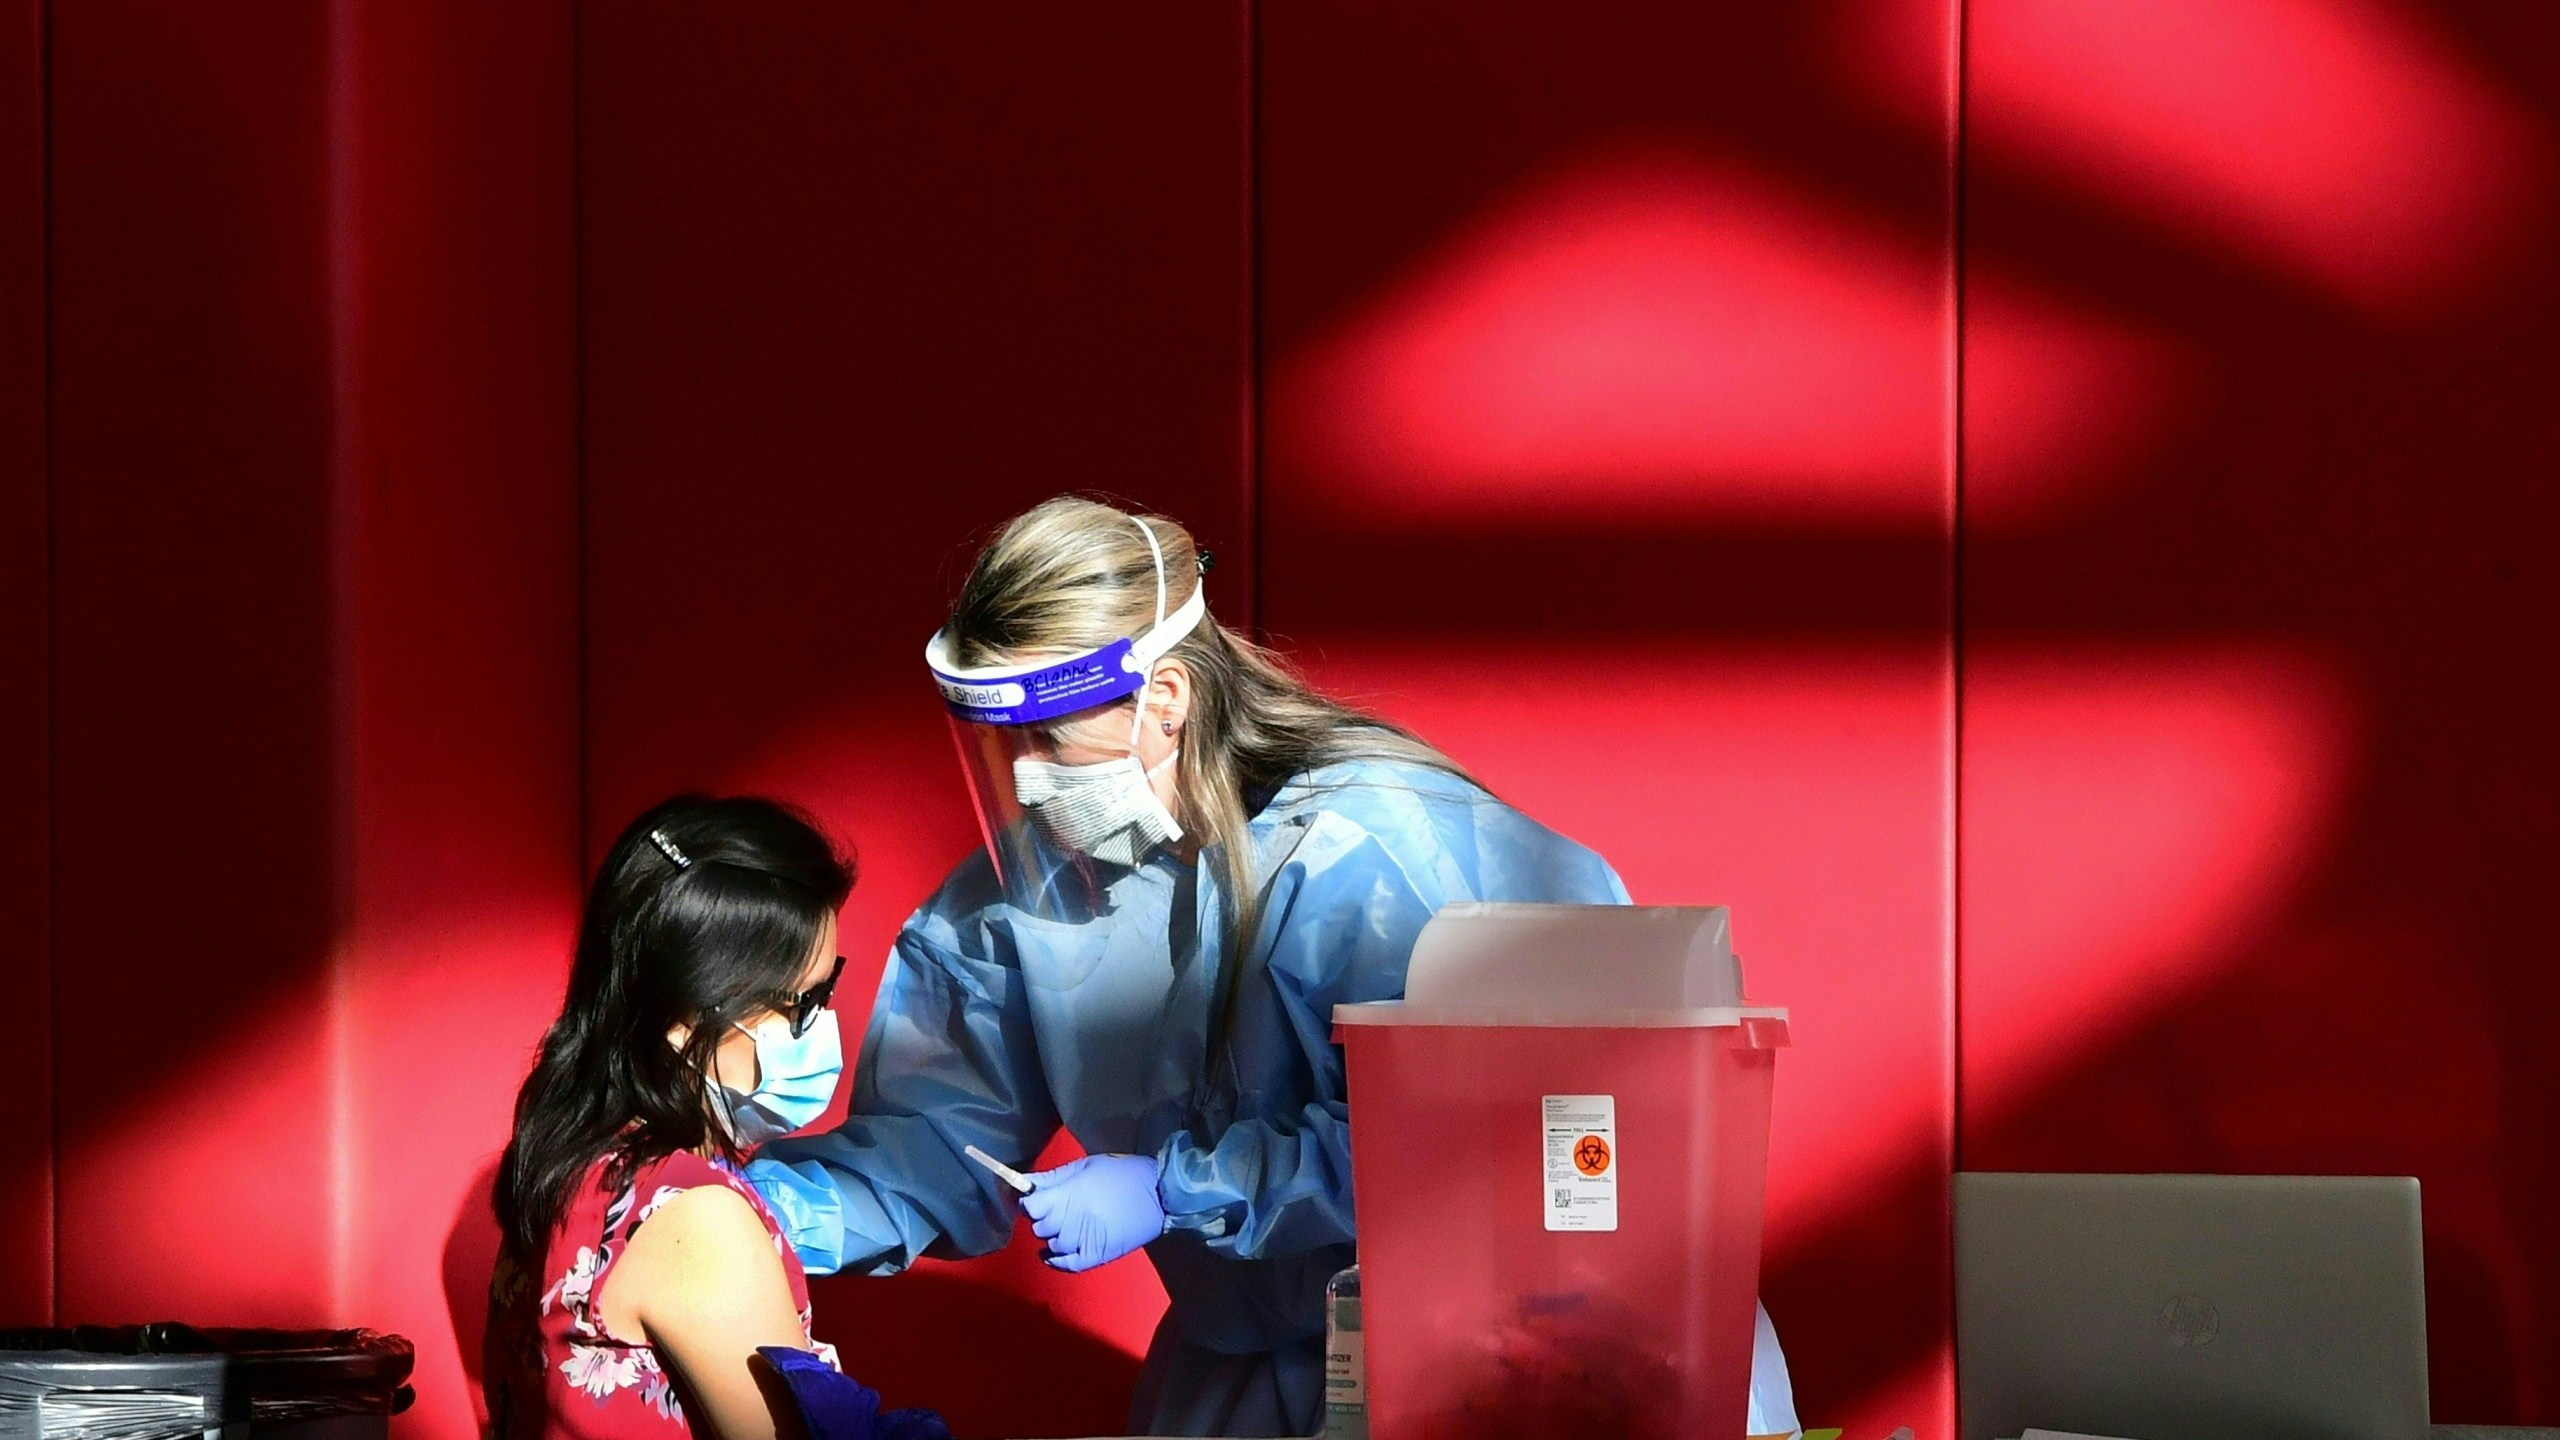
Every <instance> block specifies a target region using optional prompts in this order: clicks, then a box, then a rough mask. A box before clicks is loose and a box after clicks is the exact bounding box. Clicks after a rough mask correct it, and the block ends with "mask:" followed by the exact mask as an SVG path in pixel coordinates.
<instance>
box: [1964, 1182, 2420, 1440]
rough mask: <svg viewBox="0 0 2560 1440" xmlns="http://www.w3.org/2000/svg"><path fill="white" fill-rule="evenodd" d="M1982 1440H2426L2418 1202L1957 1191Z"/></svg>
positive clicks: (2136, 1190) (2166, 1188) (2167, 1188)
mask: <svg viewBox="0 0 2560 1440" xmlns="http://www.w3.org/2000/svg"><path fill="white" fill-rule="evenodd" d="M1955 1226H1956V1254H1955V1265H1956V1407H1957V1429H1958V1431H1959V1433H1960V1434H1961V1435H1962V1437H1963V1440H2015V1437H2017V1436H2019V1435H2021V1434H2023V1433H2024V1432H2025V1431H2027V1430H2028V1429H2030V1428H2034V1429H2040V1430H2059V1431H2067V1432H2073V1433H2077V1434H2082V1435H2105V1436H2120V1437H2124V1440H2421V1437H2423V1436H2425V1435H2426V1433H2427V1420H2428V1416H2427V1319H2426V1283H2425V1279H2424V1274H2423V1271H2422V1268H2421V1264H2420V1260H2419V1245H2418V1182H2417V1181H2415V1180H2410V1179H2384V1178H2364V1177H2352V1178H2294V1177H2285V1176H2236V1175H2235V1176H2226V1175H1998V1174H1960V1175H1958V1176H1956V1177H1955Z"/></svg>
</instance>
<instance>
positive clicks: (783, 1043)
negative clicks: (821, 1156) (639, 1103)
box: [711, 1010, 844, 1145]
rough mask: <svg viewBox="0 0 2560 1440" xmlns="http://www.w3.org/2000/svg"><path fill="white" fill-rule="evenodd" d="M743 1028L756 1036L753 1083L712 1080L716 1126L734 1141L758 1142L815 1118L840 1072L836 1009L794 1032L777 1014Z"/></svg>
mask: <svg viewBox="0 0 2560 1440" xmlns="http://www.w3.org/2000/svg"><path fill="white" fill-rule="evenodd" d="M738 1028H740V1029H741V1030H746V1027H745V1026H743V1025H742V1026H740V1027H738ZM746 1033H747V1034H748V1035H749V1036H750V1037H752V1038H753V1039H754V1040H755V1042H756V1088H754V1089H753V1090H739V1089H737V1088H735V1087H733V1086H729V1085H723V1084H720V1083H719V1082H717V1081H713V1082H712V1084H711V1112H712V1113H713V1114H714V1115H717V1116H719V1117H720V1120H721V1128H722V1129H724V1130H726V1131H728V1132H729V1138H730V1139H731V1140H732V1141H734V1142H736V1143H737V1144H740V1145H762V1144H763V1143H765V1142H766V1141H768V1140H779V1139H781V1138H782V1137H783V1136H785V1135H788V1134H790V1133H791V1132H793V1131H795V1130H804V1129H807V1128H808V1127H809V1126H810V1125H813V1124H815V1123H816V1122H817V1119H818V1117H819V1116H821V1115H823V1114H825V1113H826V1110H827V1101H828V1100H830V1099H831V1098H833V1097H834V1095H835V1093H836V1079H837V1077H838V1076H841V1075H842V1074H844V1037H843V1035H842V1034H841V1033H840V1032H838V1030H837V1029H836V1012H834V1011H833V1010H821V1011H819V1012H818V1013H817V1014H816V1015H815V1016H812V1017H811V1018H810V1022H809V1028H808V1029H807V1030H804V1031H802V1032H801V1033H800V1034H798V1035H794V1034H792V1033H791V1022H790V1021H789V1020H787V1019H784V1018H783V1017H782V1016H779V1015H775V1016H771V1017H768V1018H767V1019H766V1020H765V1021H764V1022H763V1023H761V1024H759V1025H757V1026H756V1027H755V1028H754V1029H752V1030H747V1031H746Z"/></svg>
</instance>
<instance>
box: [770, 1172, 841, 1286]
mask: <svg viewBox="0 0 2560 1440" xmlns="http://www.w3.org/2000/svg"><path fill="white" fill-rule="evenodd" d="M747 1183H748V1184H750V1185H753V1186H754V1187H756V1193H757V1194H758V1195H760V1196H763V1197H764V1206H765V1208H766V1209H768V1210H770V1211H772V1212H773V1218H774V1219H775V1220H776V1221H778V1222H780V1223H781V1225H782V1233H783V1235H784V1237H785V1238H787V1239H789V1240H790V1241H791V1248H792V1249H793V1250H794V1251H796V1252H798V1254H799V1256H800V1268H801V1269H803V1270H806V1271H808V1272H809V1273H810V1274H812V1275H833V1274H834V1273H836V1271H838V1270H840V1269H843V1268H844V1197H843V1196H842V1195H840V1194H838V1193H837V1192H836V1183H835V1181H833V1180H831V1179H829V1178H827V1171H826V1167H825V1166H823V1165H820V1164H819V1163H818V1162H817V1161H815V1160H803V1161H801V1162H800V1163H798V1164H796V1165H786V1164H784V1163H783V1162H781V1161H779V1160H769V1159H766V1158H765V1157H763V1156H761V1155H760V1156H757V1157H756V1158H755V1159H753V1160H750V1161H748V1162H747Z"/></svg>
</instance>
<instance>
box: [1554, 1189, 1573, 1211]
mask: <svg viewBox="0 0 2560 1440" xmlns="http://www.w3.org/2000/svg"><path fill="white" fill-rule="evenodd" d="M1556 1208H1557V1209H1559V1210H1570V1209H1572V1208H1573V1192H1572V1191H1570V1190H1559V1191H1557V1192H1556Z"/></svg>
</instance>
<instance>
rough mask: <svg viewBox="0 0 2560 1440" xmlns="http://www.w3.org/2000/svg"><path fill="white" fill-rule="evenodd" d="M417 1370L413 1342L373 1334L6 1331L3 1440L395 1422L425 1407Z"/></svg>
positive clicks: (133, 1328)
mask: <svg viewBox="0 0 2560 1440" xmlns="http://www.w3.org/2000/svg"><path fill="white" fill-rule="evenodd" d="M415 1362H416V1356H415V1355H414V1354H413V1353H412V1351H411V1349H410V1346H409V1342H408V1341H406V1340H403V1339H401V1338H400V1337H399V1336H397V1335H385V1334H383V1333H381V1332H380V1331H376V1330H199V1329H196V1328H195V1327H194V1326H191V1325H180V1324H177V1323H175V1322H171V1321H163V1322H161V1323H159V1324H154V1325H121V1326H106V1325H82V1326H78V1327H76V1328H73V1329H68V1330H0V1440H179V1437H182V1436H208V1435H211V1434H213V1433H214V1432H227V1433H224V1434H222V1435H221V1437H220V1440H240V1437H243V1436H244V1435H254V1434H255V1433H256V1432H257V1431H259V1430H263V1429H267V1428H270V1427H273V1426H278V1425H287V1424H292V1423H294V1422H297V1421H303V1420H318V1419H323V1418H327V1417H331V1416H342V1415H382V1416H390V1415H396V1414H398V1413H400V1412H401V1411H403V1410H406V1409H408V1408H409V1402H410V1401H411V1400H412V1399H414V1398H416V1396H415V1392H413V1391H411V1390H410V1389H409V1387H408V1385H407V1384H406V1383H405V1382H406V1381H407V1380H408V1378H409V1371H410V1368H411V1366H412V1365H414V1364H415Z"/></svg>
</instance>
